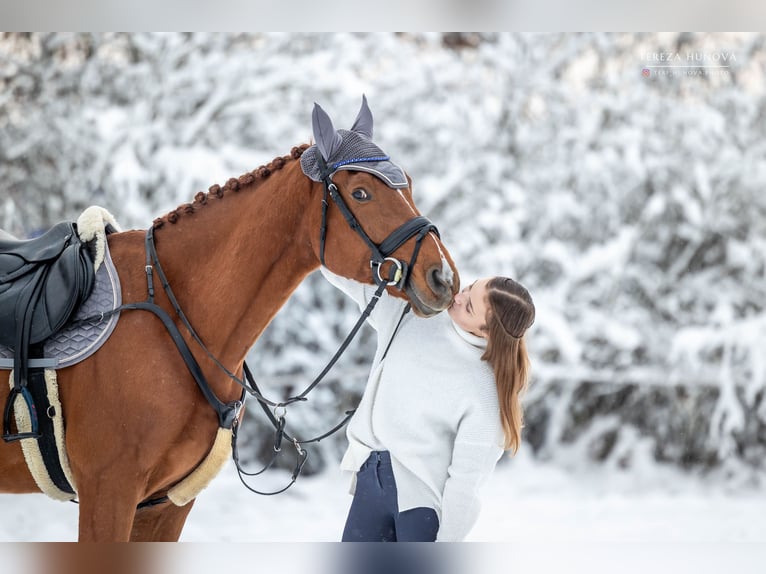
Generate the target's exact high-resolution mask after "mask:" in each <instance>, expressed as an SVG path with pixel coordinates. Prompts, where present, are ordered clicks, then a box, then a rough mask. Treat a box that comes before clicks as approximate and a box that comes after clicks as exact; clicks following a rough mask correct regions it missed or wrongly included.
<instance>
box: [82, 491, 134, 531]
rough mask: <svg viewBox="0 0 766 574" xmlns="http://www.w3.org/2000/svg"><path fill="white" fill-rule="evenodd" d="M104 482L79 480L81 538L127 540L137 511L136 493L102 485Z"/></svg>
mask: <svg viewBox="0 0 766 574" xmlns="http://www.w3.org/2000/svg"><path fill="white" fill-rule="evenodd" d="M104 484H108V483H105V482H100V483H99V482H94V483H92V484H90V483H89V482H86V483H85V484H81V483H80V482H78V494H79V500H80V527H79V538H78V540H79V541H80V542H127V541H128V540H129V539H130V529H131V525H132V524H133V517H134V516H135V514H136V503H137V497H136V496H134V495H133V494H132V493H130V494H126V493H124V492H120V491H117V490H115V489H112V490H111V491H106V489H104V488H103V485H104Z"/></svg>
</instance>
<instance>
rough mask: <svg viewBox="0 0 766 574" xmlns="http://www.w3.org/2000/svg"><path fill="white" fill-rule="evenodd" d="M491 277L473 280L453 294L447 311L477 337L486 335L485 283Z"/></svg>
mask: <svg viewBox="0 0 766 574" xmlns="http://www.w3.org/2000/svg"><path fill="white" fill-rule="evenodd" d="M490 279H491V277H487V278H485V279H479V280H478V281H474V282H473V283H472V284H471V285H469V286H468V287H465V288H463V290H462V291H461V292H460V293H458V294H457V295H455V299H454V300H453V301H452V304H451V305H450V306H449V308H448V309H447V313H449V316H450V317H452V320H453V321H454V322H455V323H457V325H458V326H459V327H460V328H461V329H463V330H465V331H468V332H469V333H472V334H474V335H476V336H478V337H484V338H486V337H487V332H486V327H487V321H486V317H487V301H486V299H487V297H486V296H487V283H488V282H489V280H490Z"/></svg>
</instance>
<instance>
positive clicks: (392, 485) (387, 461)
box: [343, 451, 439, 542]
mask: <svg viewBox="0 0 766 574" xmlns="http://www.w3.org/2000/svg"><path fill="white" fill-rule="evenodd" d="M438 531H439V518H438V516H437V515H436V511H435V510H434V509H433V508H427V507H418V508H412V509H410V510H406V511H404V512H399V505H398V503H397V496H396V481H395V480H394V472H393V469H392V467H391V456H390V455H389V453H388V451H373V452H372V453H371V454H370V456H369V458H368V459H367V460H366V461H365V462H364V464H363V465H362V466H361V467H360V468H359V472H357V474H356V491H355V492H354V500H353V502H352V503H351V509H350V510H349V512H348V518H347V519H346V527H345V529H344V530H343V542H433V541H434V540H436V533H437V532H438Z"/></svg>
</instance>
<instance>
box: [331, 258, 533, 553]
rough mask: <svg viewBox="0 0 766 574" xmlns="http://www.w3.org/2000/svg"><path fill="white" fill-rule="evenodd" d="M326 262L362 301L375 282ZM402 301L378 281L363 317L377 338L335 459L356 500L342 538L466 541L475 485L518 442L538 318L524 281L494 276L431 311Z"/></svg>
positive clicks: (336, 281)
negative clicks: (373, 303) (344, 444)
mask: <svg viewBox="0 0 766 574" xmlns="http://www.w3.org/2000/svg"><path fill="white" fill-rule="evenodd" d="M322 273H323V274H324V276H325V277H326V278H327V279H328V280H329V281H330V282H331V283H332V284H333V285H335V286H336V287H338V288H339V289H341V290H342V291H344V292H345V293H346V294H347V295H349V296H350V297H352V298H353V299H355V300H356V302H357V303H358V304H359V306H360V308H364V307H365V306H366V305H367V303H368V301H369V299H370V297H371V296H372V294H373V293H374V291H375V289H374V287H373V286H371V285H364V284H361V283H357V282H355V281H352V280H349V279H345V278H343V277H340V276H338V275H335V274H333V273H331V272H330V271H329V270H327V269H326V268H322ZM405 307H406V302H405V301H403V300H401V299H398V298H395V297H391V296H389V295H386V294H385V292H384V295H383V296H382V297H381V299H380V302H379V303H378V305H377V307H376V308H375V310H374V311H373V313H372V315H371V316H370V318H369V321H370V323H371V324H372V326H373V327H374V328H375V329H376V330H377V333H378V349H377V352H376V354H375V358H374V360H373V366H372V371H371V373H370V376H369V379H368V382H367V386H366V389H365V392H364V395H363V397H362V400H361V402H360V404H359V407H358V408H357V411H356V413H355V414H354V416H353V418H352V419H351V422H350V423H349V426H348V430H347V433H346V434H347V436H348V440H349V447H348V450H347V451H346V454H345V456H344V457H343V460H342V462H341V468H343V469H344V470H349V471H352V472H354V480H353V481H352V487H351V492H352V494H354V499H353V501H352V503H351V508H350V510H349V514H348V518H347V520H346V526H345V529H344V532H343V540H344V541H410V542H416V541H434V540H438V541H459V540H463V539H464V538H465V536H466V535H467V534H468V532H469V530H470V529H471V527H472V526H473V525H474V523H475V522H476V519H477V517H478V514H479V498H478V490H479V487H480V486H481V484H482V483H483V482H484V481H485V479H486V478H487V477H488V476H489V475H490V473H491V472H492V470H493V469H494V468H495V464H496V463H497V461H498V459H499V458H500V456H501V455H502V453H503V451H504V450H509V449H510V450H513V451H514V452H516V450H517V449H518V447H519V444H520V442H521V427H522V409H521V403H520V395H521V394H522V393H523V391H524V390H525V388H526V386H527V382H528V373H529V359H528V357H527V350H526V344H525V340H524V334H525V332H526V330H527V328H529V326H530V325H532V323H533V322H534V318H535V307H534V304H533V302H532V299H531V297H530V295H529V293H528V291H527V290H526V289H525V288H524V287H522V286H521V285H519V284H518V283H516V282H515V281H513V280H512V279H507V278H503V277H492V278H486V279H480V280H478V281H476V282H474V283H473V284H472V285H470V286H469V287H466V288H465V289H463V290H462V291H461V292H460V293H458V294H457V295H456V296H455V299H454V301H453V302H452V304H451V306H450V307H449V310H448V312H447V313H441V314H439V315H437V316H435V317H433V318H429V319H423V318H420V317H416V316H414V315H413V314H412V313H405V311H404V310H405ZM394 334H395V336H394ZM392 337H393V338H392ZM389 342H390V346H389Z"/></svg>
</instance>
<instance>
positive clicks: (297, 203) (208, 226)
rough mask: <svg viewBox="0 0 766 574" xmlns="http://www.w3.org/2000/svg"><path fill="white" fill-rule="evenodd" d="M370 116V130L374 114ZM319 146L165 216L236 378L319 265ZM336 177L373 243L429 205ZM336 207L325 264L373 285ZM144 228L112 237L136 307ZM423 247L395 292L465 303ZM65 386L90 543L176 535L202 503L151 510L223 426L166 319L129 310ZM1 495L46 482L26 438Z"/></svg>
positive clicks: (224, 397)
mask: <svg viewBox="0 0 766 574" xmlns="http://www.w3.org/2000/svg"><path fill="white" fill-rule="evenodd" d="M364 106H366V103H365V104H364ZM369 122H370V125H369V130H368V135H369V136H370V137H371V132H372V130H371V116H370V118H369ZM352 129H353V128H352ZM341 132H342V130H341ZM339 133H340V132H339ZM315 138H317V134H316V125H315ZM320 147H321V146H320ZM307 150H308V151H307ZM315 150H316V146H312V147H309V146H307V145H303V146H300V147H297V148H294V149H293V150H292V152H291V154H290V155H288V156H284V157H278V158H276V159H274V160H273V161H272V162H271V163H269V164H268V165H266V166H263V167H261V168H258V169H256V170H255V171H253V172H250V173H247V174H245V175H243V176H241V177H239V178H238V179H234V178H232V179H230V180H229V181H228V182H227V183H226V184H225V185H224V186H223V187H221V186H218V185H214V186H212V187H211V188H210V190H209V192H208V193H203V192H200V193H198V194H197V195H196V196H195V198H194V202H193V203H190V204H186V205H182V206H180V207H179V208H177V209H176V210H174V211H173V212H171V213H169V214H167V215H165V216H164V217H162V218H160V219H157V220H155V222H154V224H153V229H154V235H155V239H156V249H157V253H158V257H159V260H160V261H161V262H162V267H163V269H164V271H165V275H166V276H167V278H168V281H169V283H170V284H171V285H172V289H173V292H174V293H175V295H176V296H177V299H178V302H179V304H180V306H181V307H182V309H183V311H184V313H185V315H186V317H188V319H189V320H190V322H191V323H192V325H193V327H194V329H195V330H196V332H197V333H198V334H199V336H200V337H201V338H202V340H203V341H204V342H205V345H206V346H207V347H208V349H209V350H210V351H211V352H212V354H213V355H214V356H215V357H216V358H217V359H218V360H219V361H220V362H221V363H222V364H223V365H224V366H225V367H226V368H227V369H229V370H230V371H232V372H234V373H236V374H237V375H241V374H242V365H243V362H244V360H245V356H246V354H247V352H248V351H249V350H250V348H251V347H252V346H253V344H254V343H255V341H256V339H257V338H258V336H259V335H260V334H261V333H262V332H263V330H264V329H265V328H266V326H267V325H268V324H269V322H270V321H271V320H272V318H273V317H274V316H275V314H276V313H277V311H278V310H279V308H280V307H281V306H282V305H283V304H284V303H285V301H286V300H287V299H288V297H289V296H290V294H291V293H292V292H293V291H294V290H295V289H296V287H297V286H298V285H299V284H300V283H301V281H303V279H304V278H305V277H306V276H307V275H308V274H309V273H311V272H312V271H313V270H315V269H317V268H318V266H319V265H320V228H321V227H322V218H323V213H322V212H323V193H324V185H323V183H322V182H321V181H316V180H315V179H312V178H310V177H307V175H306V174H305V173H304V170H302V165H301V161H300V160H301V156H302V155H305V154H308V153H313V152H315ZM323 151H324V150H323ZM327 151H328V153H331V152H332V151H333V148H332V146H330V148H329V149H328V150H327ZM306 157H308V156H307V155H306ZM386 159H387V158H386ZM397 169H398V168H397ZM402 173H403V172H402ZM408 182H409V177H407V178H406V181H405V185H406V184H407V183H408ZM332 183H333V184H334V186H335V187H336V188H337V192H338V193H339V194H340V196H341V197H342V199H343V200H345V204H346V205H347V206H348V209H349V210H350V211H351V212H352V213H353V215H354V216H355V217H356V219H357V220H358V222H359V224H360V225H361V227H362V228H363V229H364V231H365V232H366V233H367V235H368V236H369V238H370V239H371V240H372V241H373V242H375V243H380V242H382V241H383V240H384V239H385V238H387V237H388V236H389V235H390V234H391V233H392V231H394V230H396V229H398V228H399V227H400V226H401V225H402V224H403V223H405V222H407V221H410V220H411V219H412V218H413V217H415V216H417V215H418V211H417V209H416V208H415V206H414V204H413V200H412V195H411V190H410V188H409V187H402V186H397V187H395V186H392V185H390V183H391V182H390V181H389V182H388V183H387V182H386V181H385V180H384V179H381V177H380V174H376V172H375V170H366V169H354V168H353V166H352V167H351V168H345V169H338V170H337V171H335V172H333V174H332ZM325 211H326V221H327V234H326V241H325V245H324V248H323V250H322V251H323V253H322V254H321V255H322V256H323V258H324V264H325V265H326V266H327V267H328V268H329V269H331V270H332V271H334V272H335V273H338V274H340V275H343V276H346V277H350V278H353V279H356V280H358V281H361V282H365V283H372V282H373V276H372V274H371V270H370V255H369V253H370V251H369V250H370V247H369V245H368V244H366V243H365V241H363V240H362V238H360V236H359V235H358V234H357V233H356V232H355V231H354V230H352V228H351V227H350V226H349V224H348V223H347V221H346V218H345V216H344V214H343V213H341V211H340V210H339V208H338V207H336V206H335V205H334V204H330V205H329V207H326V210H325ZM145 235H146V234H145V232H144V231H140V230H133V231H127V232H121V233H116V234H112V235H110V236H109V249H110V252H111V256H112V259H113V261H114V264H115V266H116V268H117V271H118V274H119V278H120V282H121V287H122V294H123V301H124V302H140V301H144V300H146V298H147V277H146V273H145V265H146V261H145V257H146V255H145ZM415 245H416V239H415V238H411V239H409V240H407V241H406V242H405V243H404V244H403V245H401V246H400V247H399V248H398V249H397V250H396V252H395V256H396V257H397V258H398V259H401V260H404V261H409V260H410V258H411V257H412V255H413V252H414V251H415ZM419 248H420V249H419V253H418V254H417V260H416V262H415V264H414V265H413V266H412V269H411V270H410V273H409V276H408V279H407V282H406V284H405V285H404V289H403V290H401V291H400V290H395V289H394V288H393V287H390V286H389V287H388V289H389V290H390V291H391V292H392V293H393V294H394V295H396V296H399V297H405V298H406V299H408V300H409V301H410V303H411V304H412V307H413V310H414V311H415V312H416V313H418V314H420V315H422V316H429V315H432V314H434V313H437V312H439V311H441V310H443V309H445V308H446V307H447V306H448V305H449V303H450V302H451V300H452V297H453V295H454V293H455V292H457V289H458V279H457V271H456V270H455V267H454V264H453V262H452V260H451V257H450V255H449V253H448V251H447V249H446V248H445V247H444V245H443V244H442V243H441V241H440V240H439V238H438V237H437V236H436V234H434V233H430V232H429V233H428V234H427V235H426V236H425V237H423V238H422V243H420V245H419ZM155 301H156V303H157V304H158V305H159V306H160V307H162V308H163V309H164V310H165V311H167V312H168V313H170V314H171V315H172V316H173V317H174V320H175V321H176V323H177V325H178V326H179V329H180V330H181V332H182V333H183V335H184V338H185V339H186V342H187V343H188V345H189V347H190V348H191V349H192V351H193V353H194V355H195V358H196V360H197V362H198V363H199V365H200V366H201V369H202V371H203V372H204V375H205V377H206V378H207V381H208V382H209V385H210V387H211V389H212V390H213V391H214V393H215V394H216V395H217V396H218V397H219V399H220V400H221V401H223V402H229V401H236V400H238V399H239V398H240V395H241V391H242V389H241V388H240V387H239V386H238V385H237V384H236V383H235V382H234V381H232V380H231V378H229V377H228V376H227V375H226V374H224V373H223V372H222V370H221V369H220V368H219V367H218V366H216V365H215V364H214V362H213V361H212V360H211V359H210V357H209V356H208V355H207V354H206V353H205V352H203V351H202V350H201V349H200V347H199V345H197V344H196V343H195V342H194V341H193V340H192V338H191V336H189V334H188V331H186V330H185V329H184V327H183V326H182V325H181V322H180V320H178V318H177V315H176V314H175V313H174V311H173V307H172V305H171V304H170V302H169V301H168V298H167V296H166V293H165V292H164V291H163V289H162V288H161V287H160V286H159V285H158V286H157V289H156V295H155ZM58 385H59V389H60V398H61V403H62V406H63V412H64V416H65V418H66V447H67V451H68V457H69V465H70V468H71V472H72V476H73V478H74V480H75V483H76V487H77V494H78V499H79V503H80V506H79V540H80V541H127V540H135V541H173V540H178V538H179V536H180V534H181V530H182V528H183V525H184V522H185V520H186V517H187V515H188V513H189V511H190V509H191V507H192V504H193V502H194V501H193V500H192V501H191V502H190V503H188V504H186V505H185V506H175V505H173V504H171V503H164V504H159V505H156V506H148V507H142V508H140V509H138V510H137V505H139V503H141V502H142V501H145V500H148V499H152V498H157V497H161V496H163V495H164V494H165V493H167V491H168V489H169V488H170V487H172V486H173V485H175V484H176V483H178V482H179V481H181V480H182V479H184V477H186V476H187V475H189V473H190V472H192V470H193V469H194V468H195V467H197V465H199V464H200V462H201V461H202V460H203V459H204V458H205V456H206V454H207V453H208V451H209V450H210V448H211V444H212V442H213V439H214V437H215V435H216V432H217V428H218V426H219V421H218V419H217V416H216V413H215V412H214V410H213V409H212V408H211V406H210V404H209V403H208V402H207V401H206V400H205V398H204V397H203V394H202V393H201V392H200V390H199V388H198V386H197V384H196V383H195V381H194V379H193V378H192V377H191V376H190V374H189V370H188V369H187V366H186V364H185V363H184V361H183V360H182V358H181V356H180V354H179V352H178V350H177V348H176V346H175V345H174V343H173V342H172V340H171V337H170V336H169V335H168V332H167V330H166V329H165V327H164V326H163V324H162V323H161V322H160V321H158V320H157V318H156V317H155V316H154V315H152V314H151V313H146V312H143V311H140V310H131V311H123V312H122V314H121V315H120V319H119V322H118V324H117V327H116V329H115V330H114V332H113V333H112V335H111V337H110V338H109V339H108V340H107V341H106V343H105V344H104V346H103V347H102V348H101V349H100V350H99V351H98V352H96V353H95V354H94V355H92V356H91V357H90V358H88V359H86V360H84V361H82V362H80V363H78V364H76V365H73V366H71V367H68V368H65V369H62V370H60V371H58ZM7 396H8V385H7V383H5V384H0V405H2V404H5V400H6V398H7ZM0 492H9V493H27V492H39V489H38V487H37V486H36V484H35V482H34V480H33V478H32V476H31V474H30V472H29V471H28V469H27V466H26V463H25V460H24V457H23V454H22V449H21V447H20V446H19V443H18V442H14V443H7V444H6V443H3V442H0Z"/></svg>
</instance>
